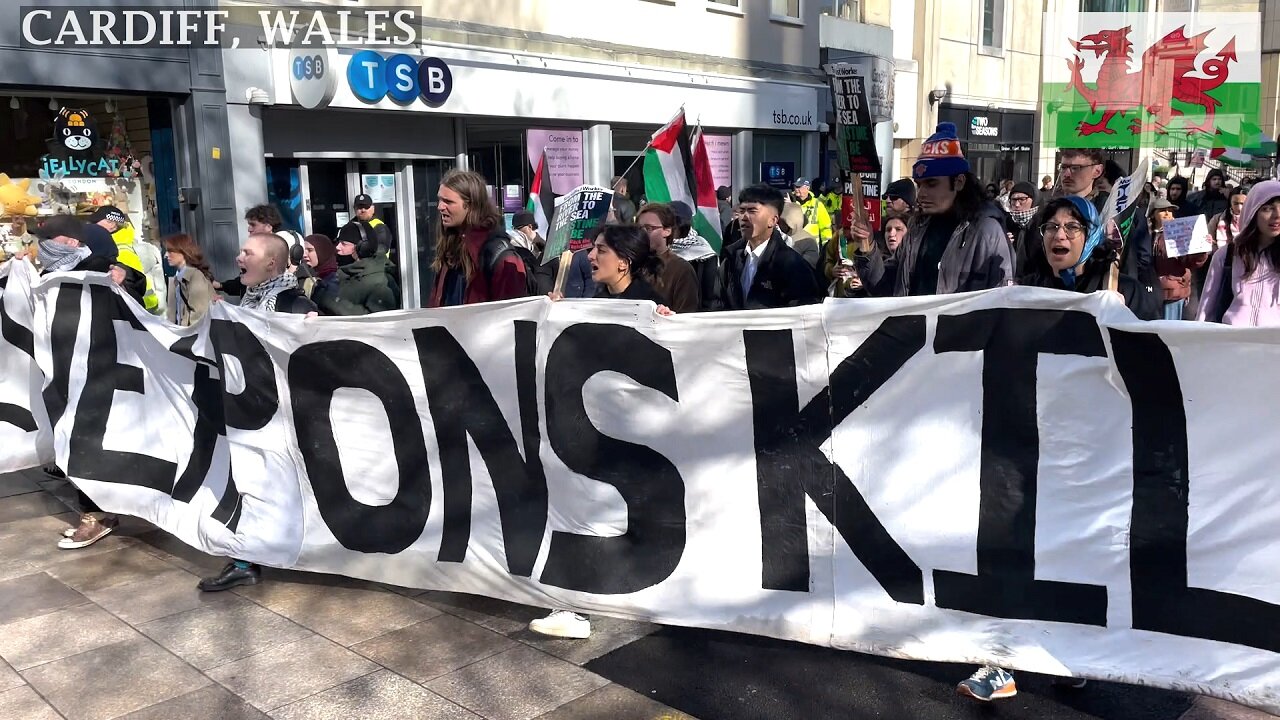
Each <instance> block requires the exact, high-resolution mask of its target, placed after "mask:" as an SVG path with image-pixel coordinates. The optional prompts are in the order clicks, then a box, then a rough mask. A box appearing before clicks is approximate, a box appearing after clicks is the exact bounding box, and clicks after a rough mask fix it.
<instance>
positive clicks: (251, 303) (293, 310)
mask: <svg viewBox="0 0 1280 720" xmlns="http://www.w3.org/2000/svg"><path fill="white" fill-rule="evenodd" d="M236 265H237V266H238V267H239V269H240V276H239V278H238V279H239V281H240V283H241V284H242V285H243V286H244V295H243V297H242V298H241V300H240V307H242V308H244V309H246V310H262V311H265V312H280V313H290V314H294V315H307V316H314V315H315V313H316V306H315V304H314V303H312V302H311V301H310V300H308V299H307V297H306V296H305V295H303V294H302V291H300V290H298V277H297V275H295V274H293V273H291V272H289V245H288V243H286V242H285V240H284V238H281V237H280V236H279V235H275V234H272V233H254V234H252V235H250V236H249V239H248V240H246V241H245V243H244V246H243V247H241V248H240V254H239V255H238V256H237V257H236ZM261 578H262V569H261V568H260V567H258V566H257V565H254V564H252V563H248V562H245V561H243V560H232V561H231V562H229V563H227V565H226V567H224V568H222V572H221V573H219V574H218V575H216V576H214V577H207V578H204V579H203V580H201V581H200V583H199V584H198V585H196V587H197V588H199V589H200V590H202V591H204V592H218V591H221V590H230V589H231V588H233V587H237V586H239V585H254V584H256V583H257V582H258V581H259V580H260V579H261Z"/></svg>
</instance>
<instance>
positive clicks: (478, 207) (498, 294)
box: [427, 170, 531, 307]
mask: <svg viewBox="0 0 1280 720" xmlns="http://www.w3.org/2000/svg"><path fill="white" fill-rule="evenodd" d="M436 199H437V201H438V203H439V206H438V207H439V212H440V222H439V224H438V225H437V227H436V237H437V238H438V239H437V241H436V257H435V260H434V261H433V262H432V263H431V269H432V270H435V272H436V282H435V287H433V288H432V290H431V297H430V299H429V300H428V301H427V306H428V307H450V306H454V305H470V304H472V303H482V302H489V301H491V300H509V299H511V298H518V297H524V296H525V295H526V294H527V292H526V284H525V274H526V273H527V272H531V269H529V268H526V267H525V265H524V261H523V260H521V259H520V256H519V255H518V254H517V253H516V252H515V250H514V249H513V248H512V247H511V243H510V241H508V240H507V232H506V228H505V227H504V226H503V225H504V224H503V219H502V212H501V211H499V210H498V208H497V206H496V205H494V203H493V198H491V197H490V196H489V193H488V190H487V189H486V187H485V180H484V176H482V175H480V174H479V173H474V172H470V171H466V170H451V171H449V172H448V173H446V174H445V176H444V179H443V180H441V181H440V188H439V190H437V192H436Z"/></svg>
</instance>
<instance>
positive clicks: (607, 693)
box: [538, 684, 697, 720]
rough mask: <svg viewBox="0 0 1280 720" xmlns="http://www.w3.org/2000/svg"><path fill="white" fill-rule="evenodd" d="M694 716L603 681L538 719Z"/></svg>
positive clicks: (682, 719)
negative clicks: (594, 688) (591, 690)
mask: <svg viewBox="0 0 1280 720" xmlns="http://www.w3.org/2000/svg"><path fill="white" fill-rule="evenodd" d="M598 718H609V720H697V718H695V717H693V716H692V715H686V714H685V713H682V712H680V711H679V710H675V709H674V708H669V707H667V706H666V705H663V704H662V703H660V702H657V701H655V700H651V699H649V698H647V697H645V696H643V695H641V694H639V693H636V692H632V691H631V690H628V689H627V688H624V687H622V686H621V685H613V684H610V685H606V686H605V687H602V688H600V689H599V690H596V691H595V692H592V693H588V694H586V695H583V696H582V697H580V698H578V699H577V700H574V701H573V702H570V703H568V704H566V705H561V706H560V707H558V708H556V709H555V710H552V711H551V712H549V713H547V714H546V715H542V716H540V717H539V718H538V720H598Z"/></svg>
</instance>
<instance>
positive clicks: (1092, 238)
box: [1058, 195, 1103, 290]
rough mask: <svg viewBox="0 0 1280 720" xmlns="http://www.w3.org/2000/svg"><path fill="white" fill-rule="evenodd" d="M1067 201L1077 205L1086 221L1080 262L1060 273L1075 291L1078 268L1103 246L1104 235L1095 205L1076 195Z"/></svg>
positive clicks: (1069, 287)
mask: <svg viewBox="0 0 1280 720" xmlns="http://www.w3.org/2000/svg"><path fill="white" fill-rule="evenodd" d="M1067 200H1070V201H1071V204H1072V205H1075V207H1076V210H1079V211H1080V214H1081V215H1083V216H1084V221H1085V239H1084V249H1083V250H1081V251H1080V262H1077V263H1076V264H1075V265H1073V266H1071V267H1069V268H1067V269H1066V270H1063V271H1062V272H1060V273H1058V275H1059V276H1060V277H1061V278H1062V282H1063V283H1064V284H1065V285H1066V286H1067V289H1068V290H1074V289H1075V287H1076V267H1078V266H1079V265H1080V263H1083V262H1085V261H1086V260H1088V259H1089V258H1090V257H1091V256H1092V255H1093V251H1094V250H1097V249H1098V246H1099V245H1101V244H1102V237H1103V233H1102V222H1101V218H1099V217H1098V209H1097V208H1095V207H1094V206H1093V203H1091V202H1089V201H1088V200H1085V199H1084V198H1082V197H1078V196H1076V195H1068V196H1067Z"/></svg>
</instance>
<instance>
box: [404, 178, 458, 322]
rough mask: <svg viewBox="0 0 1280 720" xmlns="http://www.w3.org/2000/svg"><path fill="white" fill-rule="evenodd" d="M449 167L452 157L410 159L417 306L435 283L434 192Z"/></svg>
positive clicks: (435, 215) (437, 216)
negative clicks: (411, 166) (433, 267)
mask: <svg viewBox="0 0 1280 720" xmlns="http://www.w3.org/2000/svg"><path fill="white" fill-rule="evenodd" d="M452 169H453V161H452V160H415V161H413V219H414V223H415V225H416V228H415V229H416V230H417V235H418V242H417V245H418V253H417V260H418V262H417V266H418V278H417V280H418V292H419V293H420V295H419V297H420V299H421V307H426V306H427V303H428V300H429V299H430V298H431V290H432V288H434V287H435V284H436V273H435V271H434V270H432V269H431V263H432V261H434V260H435V257H436V229H437V227H438V226H439V214H438V213H437V210H436V191H437V190H438V189H439V188H440V180H441V178H443V177H444V174H445V173H447V172H449V171H450V170H452Z"/></svg>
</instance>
